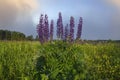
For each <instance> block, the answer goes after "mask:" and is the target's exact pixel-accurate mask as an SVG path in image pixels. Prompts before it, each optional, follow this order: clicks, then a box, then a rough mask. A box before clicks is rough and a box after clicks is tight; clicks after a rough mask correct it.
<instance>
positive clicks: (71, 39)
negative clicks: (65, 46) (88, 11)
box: [70, 16, 75, 42]
mask: <svg viewBox="0 0 120 80" xmlns="http://www.w3.org/2000/svg"><path fill="white" fill-rule="evenodd" d="M74 26H75V24H74V17H72V16H71V17H70V41H71V42H72V41H73V40H74Z"/></svg>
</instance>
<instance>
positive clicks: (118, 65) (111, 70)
mask: <svg viewBox="0 0 120 80" xmlns="http://www.w3.org/2000/svg"><path fill="white" fill-rule="evenodd" d="M0 80H120V43H112V42H109V43H104V44H103V43H97V44H90V43H89V44H88V43H84V44H78V43H74V44H68V43H66V42H62V41H55V42H52V43H46V44H44V45H40V43H39V42H17V41H14V42H9V41H8V42H7V41H6V42H5V41H0Z"/></svg>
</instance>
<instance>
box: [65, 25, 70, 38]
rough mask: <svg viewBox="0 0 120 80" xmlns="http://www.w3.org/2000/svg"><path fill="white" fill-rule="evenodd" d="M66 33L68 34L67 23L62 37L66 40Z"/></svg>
mask: <svg viewBox="0 0 120 80" xmlns="http://www.w3.org/2000/svg"><path fill="white" fill-rule="evenodd" d="M68 34H69V31H68V24H67V25H66V26H65V32H64V39H65V40H67V38H68Z"/></svg>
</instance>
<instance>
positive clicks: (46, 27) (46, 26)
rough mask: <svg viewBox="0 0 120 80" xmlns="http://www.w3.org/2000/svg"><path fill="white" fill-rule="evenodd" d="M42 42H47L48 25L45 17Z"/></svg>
mask: <svg viewBox="0 0 120 80" xmlns="http://www.w3.org/2000/svg"><path fill="white" fill-rule="evenodd" d="M44 40H45V41H48V40H49V23H48V16H47V15H45V18H44Z"/></svg>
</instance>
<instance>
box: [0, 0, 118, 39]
mask: <svg viewBox="0 0 120 80" xmlns="http://www.w3.org/2000/svg"><path fill="white" fill-rule="evenodd" d="M8 1H9V0H0V3H1V4H4V5H1V6H0V11H1V10H2V11H1V12H2V13H0V15H3V14H4V13H6V11H5V10H6V9H7V7H6V6H5V5H7V6H9V7H10V8H11V9H10V10H12V12H13V13H12V12H11V11H10V10H7V12H9V14H6V15H11V16H7V18H4V21H5V22H4V21H3V19H2V18H3V17H2V18H1V16H0V19H2V20H0V21H1V22H0V29H10V30H17V31H21V32H24V33H25V34H27V35H30V34H33V35H36V34H37V33H36V25H37V24H38V22H39V16H40V14H41V13H42V14H47V15H48V17H49V20H51V19H53V20H54V21H55V25H54V27H56V20H57V18H58V12H61V13H62V16H63V21H64V25H66V23H68V24H69V18H70V16H73V17H74V18H75V22H76V24H75V26H76V27H75V31H77V29H76V28H77V24H78V20H79V17H83V31H82V39H113V40H116V39H120V1H119V0H11V2H10V1H9V4H8ZM11 4H12V6H11ZM16 5H19V6H16ZM2 7H3V9H5V10H3V9H2ZM4 15H5V14H4ZM6 15H5V16H6ZM55 29H56V28H55ZM54 31H55V30H54ZM75 35H76V33H75Z"/></svg>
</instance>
